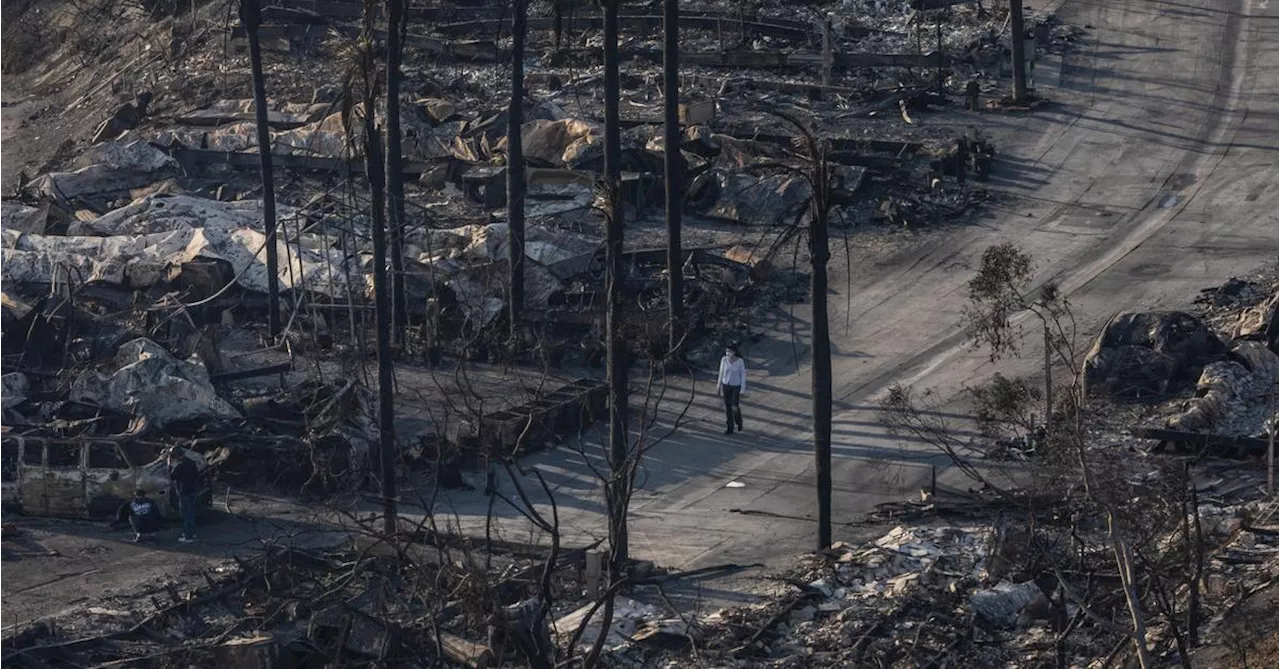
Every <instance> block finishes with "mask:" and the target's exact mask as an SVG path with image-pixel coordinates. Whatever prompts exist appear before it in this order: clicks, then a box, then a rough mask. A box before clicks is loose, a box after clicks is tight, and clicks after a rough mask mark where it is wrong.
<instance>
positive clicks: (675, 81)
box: [662, 0, 684, 350]
mask: <svg viewBox="0 0 1280 669" xmlns="http://www.w3.org/2000/svg"><path fill="white" fill-rule="evenodd" d="M662 30H663V35H662V37H663V54H662V68H663V72H662V74H663V89H664V90H663V93H664V94H665V97H664V99H663V111H664V112H665V116H666V118H665V123H666V127H665V130H666V136H665V138H664V141H663V152H664V154H665V155H664V156H663V166H664V170H663V171H664V172H665V173H666V181H667V183H666V186H667V193H666V195H667V202H666V205H667V207H666V209H667V317H668V318H669V319H670V321H671V324H670V338H669V348H671V349H672V350H674V349H675V348H676V346H677V345H678V344H679V343H680V337H681V329H682V327H683V325H684V254H683V253H682V252H681V249H680V225H681V217H680V215H681V203H682V202H683V201H684V187H683V186H684V181H683V179H684V156H682V155H681V153H680V139H681V135H680V114H679V107H680V66H679V58H680V7H679V3H678V0H664V2H663V7H662Z"/></svg>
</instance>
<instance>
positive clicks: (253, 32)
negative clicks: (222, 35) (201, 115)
mask: <svg viewBox="0 0 1280 669" xmlns="http://www.w3.org/2000/svg"><path fill="white" fill-rule="evenodd" d="M240 22H241V23H243V24H244V31H245V34H246V35H247V36H248V37H249V67H250V68H251V71H252V75H253V114H254V122H255V125H257V127H258V161H259V164H260V165H261V168H262V228H263V231H264V232H265V233H266V235H267V239H266V251H267V332H268V333H270V335H271V338H272V340H274V339H275V338H276V337H278V336H279V335H280V270H279V262H278V261H277V259H276V255H277V251H276V189H275V175H274V172H273V170H272V168H271V128H270V126H268V124H267V87H266V84H265V83H264V82H263V77H262V44H261V42H260V41H259V39H258V26H260V25H262V8H261V6H260V5H259V4H258V0H240Z"/></svg>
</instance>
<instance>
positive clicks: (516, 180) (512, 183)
mask: <svg viewBox="0 0 1280 669" xmlns="http://www.w3.org/2000/svg"><path fill="white" fill-rule="evenodd" d="M512 9H513V10H514V16H513V17H512V19H511V102H510V104H509V105H508V107H507V229H508V232H509V235H508V244H507V260H508V263H507V264H508V266H509V268H510V271H511V285H510V293H511V299H510V300H508V302H507V306H508V308H509V309H510V312H509V314H508V316H509V317H508V320H509V321H510V323H511V341H512V342H513V343H514V342H515V341H516V336H517V333H518V332H519V329H520V320H521V314H522V313H524V191H525V180H524V142H523V138H522V137H521V134H520V126H522V125H523V124H524V34H525V12H526V8H525V0H515V3H514V7H513V8H512Z"/></svg>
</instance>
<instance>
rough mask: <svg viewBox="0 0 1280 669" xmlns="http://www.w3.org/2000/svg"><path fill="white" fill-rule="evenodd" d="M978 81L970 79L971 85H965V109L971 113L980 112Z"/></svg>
mask: <svg viewBox="0 0 1280 669" xmlns="http://www.w3.org/2000/svg"><path fill="white" fill-rule="evenodd" d="M979 90H980V89H979V87H978V80H977V79H970V80H969V83H967V84H965V85H964V108H965V109H967V110H969V111H975V112H976V111H978V93H979Z"/></svg>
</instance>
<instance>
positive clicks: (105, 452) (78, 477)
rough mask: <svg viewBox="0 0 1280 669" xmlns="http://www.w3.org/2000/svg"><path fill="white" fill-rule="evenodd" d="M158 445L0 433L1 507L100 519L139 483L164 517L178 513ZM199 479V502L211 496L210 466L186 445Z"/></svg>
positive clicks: (161, 447) (206, 501)
mask: <svg viewBox="0 0 1280 669" xmlns="http://www.w3.org/2000/svg"><path fill="white" fill-rule="evenodd" d="M164 448H165V447H164V445H162V444H152V443H146V442H140V441H134V440H129V441H125V440H104V439H96V440H95V439H55V438H45V437H24V436H21V435H17V434H13V433H11V432H9V431H7V430H6V431H5V432H4V434H3V435H0V469H2V470H3V476H0V495H2V496H3V501H4V505H5V507H6V508H12V509H14V510H16V511H18V512H20V513H23V514H27V515H35V516H55V517H60V518H87V519H94V520H98V519H104V518H111V517H113V516H114V515H115V514H116V511H117V510H118V509H119V508H120V505H121V504H122V503H123V502H124V501H125V500H128V499H129V498H130V497H132V496H133V491H134V490H137V489H139V488H140V489H142V490H144V491H146V493H147V495H148V496H149V497H151V499H153V500H155V501H156V503H157V504H159V505H160V511H161V513H162V514H163V515H164V516H165V517H166V518H177V517H178V505H177V498H176V495H174V494H172V492H171V490H170V487H169V466H168V462H166V460H165V454H164ZM186 457H188V458H191V459H192V460H193V461H194V462H195V463H196V467H197V468H198V469H199V470H200V472H201V475H202V478H203V481H204V485H203V486H202V488H201V492H200V494H199V496H198V500H199V502H200V504H201V506H208V505H210V504H211V503H212V500H213V486H212V475H213V469H214V468H213V467H212V466H211V463H210V461H209V460H208V459H206V458H205V457H204V456H203V455H201V454H199V453H196V452H194V451H190V450H188V451H187V452H186Z"/></svg>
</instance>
